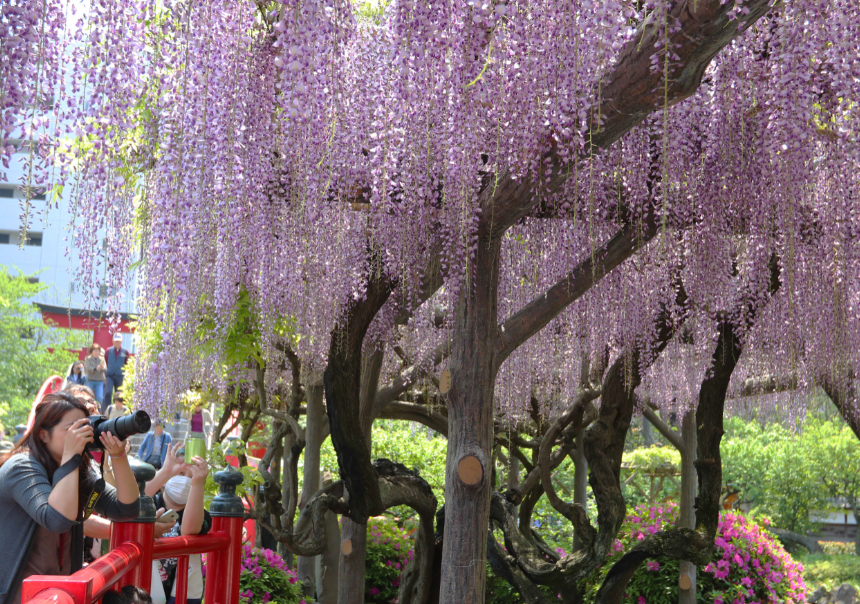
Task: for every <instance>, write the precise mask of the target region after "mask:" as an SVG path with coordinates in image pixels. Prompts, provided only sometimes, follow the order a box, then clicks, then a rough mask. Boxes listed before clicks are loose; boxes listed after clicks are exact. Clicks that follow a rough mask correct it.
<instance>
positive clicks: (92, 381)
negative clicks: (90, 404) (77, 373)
mask: <svg viewBox="0 0 860 604" xmlns="http://www.w3.org/2000/svg"><path fill="white" fill-rule="evenodd" d="M106 371H107V364H106V363H105V359H104V351H103V350H102V347H101V346H99V345H98V344H95V343H93V345H92V346H90V350H89V354H87V358H86V359H84V372H85V373H86V376H87V386H89V387H90V388H91V389H92V391H93V394H94V395H95V399H96V400H97V401H98V402H99V404H100V405H101V402H102V397H103V396H104V391H105V372H106Z"/></svg>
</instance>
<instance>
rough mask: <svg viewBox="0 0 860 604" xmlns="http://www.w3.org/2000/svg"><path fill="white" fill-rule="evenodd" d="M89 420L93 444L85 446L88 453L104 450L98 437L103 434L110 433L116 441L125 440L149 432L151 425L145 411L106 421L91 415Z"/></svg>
mask: <svg viewBox="0 0 860 604" xmlns="http://www.w3.org/2000/svg"><path fill="white" fill-rule="evenodd" d="M89 419H90V425H91V426H92V427H93V442H92V443H90V444H89V445H87V449H89V450H90V451H98V450H102V449H104V445H102V442H101V440H100V437H101V435H102V434H103V433H105V432H110V433H111V434H113V435H114V436H116V437H117V438H118V439H120V440H125V439H126V438H128V437H129V436H133V435H135V434H145V433H146V432H149V427H150V425H151V424H152V422H151V421H150V419H149V414H148V413H147V412H146V411H135V412H134V413H132V414H131V415H126V416H125V417H117V418H114V419H108V418H106V417H105V416H104V415H92V416H90V418H89Z"/></svg>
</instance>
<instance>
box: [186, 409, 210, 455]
mask: <svg viewBox="0 0 860 604" xmlns="http://www.w3.org/2000/svg"><path fill="white" fill-rule="evenodd" d="M182 417H183V419H187V420H188V438H202V439H203V440H204V441H205V442H206V448H207V449H208V448H209V444H210V443H209V437H210V436H211V434H212V414H211V413H209V409H206V408H204V407H203V405H201V404H199V403H198V404H197V405H195V406H194V408H193V409H192V410H191V411H190V412H189V411H186V412H185V413H184V414H183V416H182Z"/></svg>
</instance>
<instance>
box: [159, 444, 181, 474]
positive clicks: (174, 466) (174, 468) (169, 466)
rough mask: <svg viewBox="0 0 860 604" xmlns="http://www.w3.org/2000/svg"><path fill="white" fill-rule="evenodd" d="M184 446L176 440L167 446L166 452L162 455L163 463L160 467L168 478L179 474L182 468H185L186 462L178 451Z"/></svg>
mask: <svg viewBox="0 0 860 604" xmlns="http://www.w3.org/2000/svg"><path fill="white" fill-rule="evenodd" d="M184 446H185V445H184V443H181V442H178V443H175V444H174V445H173V446H172V447H167V454H166V455H165V456H164V465H163V466H162V467H161V471H162V472H163V473H165V474H166V475H167V477H168V478H173V477H174V476H179V474H180V473H181V472H182V470H184V469H185V466H186V465H187V464H186V463H185V458H184V457H182V456H181V453H180V452H181V451H182V447H184Z"/></svg>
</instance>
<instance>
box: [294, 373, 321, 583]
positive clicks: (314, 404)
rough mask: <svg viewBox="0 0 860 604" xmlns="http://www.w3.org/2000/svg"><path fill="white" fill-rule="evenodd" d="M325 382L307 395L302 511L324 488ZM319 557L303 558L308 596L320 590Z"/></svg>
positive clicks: (300, 568) (301, 577) (302, 576)
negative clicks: (317, 571) (318, 578)
mask: <svg viewBox="0 0 860 604" xmlns="http://www.w3.org/2000/svg"><path fill="white" fill-rule="evenodd" d="M324 394H325V393H324V391H323V386H322V384H321V383H319V382H318V383H315V384H311V385H310V386H309V387H308V394H307V399H308V401H307V424H306V426H305V440H306V444H305V453H304V455H305V457H304V462H305V463H304V469H303V479H302V498H301V501H300V502H299V509H304V508H305V506H306V505H307V503H308V501H310V499H311V497H312V496H313V495H314V494H315V493H316V492H317V491H318V490H319V488H320V448H321V447H322V438H321V437H322V419H323V414H324V413H325V409H324V405H323V396H324ZM316 566H317V557H316V556H314V557H306V556H299V560H298V565H297V571H298V577H299V580H300V581H302V583H304V592H305V595H306V596H310V597H314V592H315V591H316V589H315V586H316Z"/></svg>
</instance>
